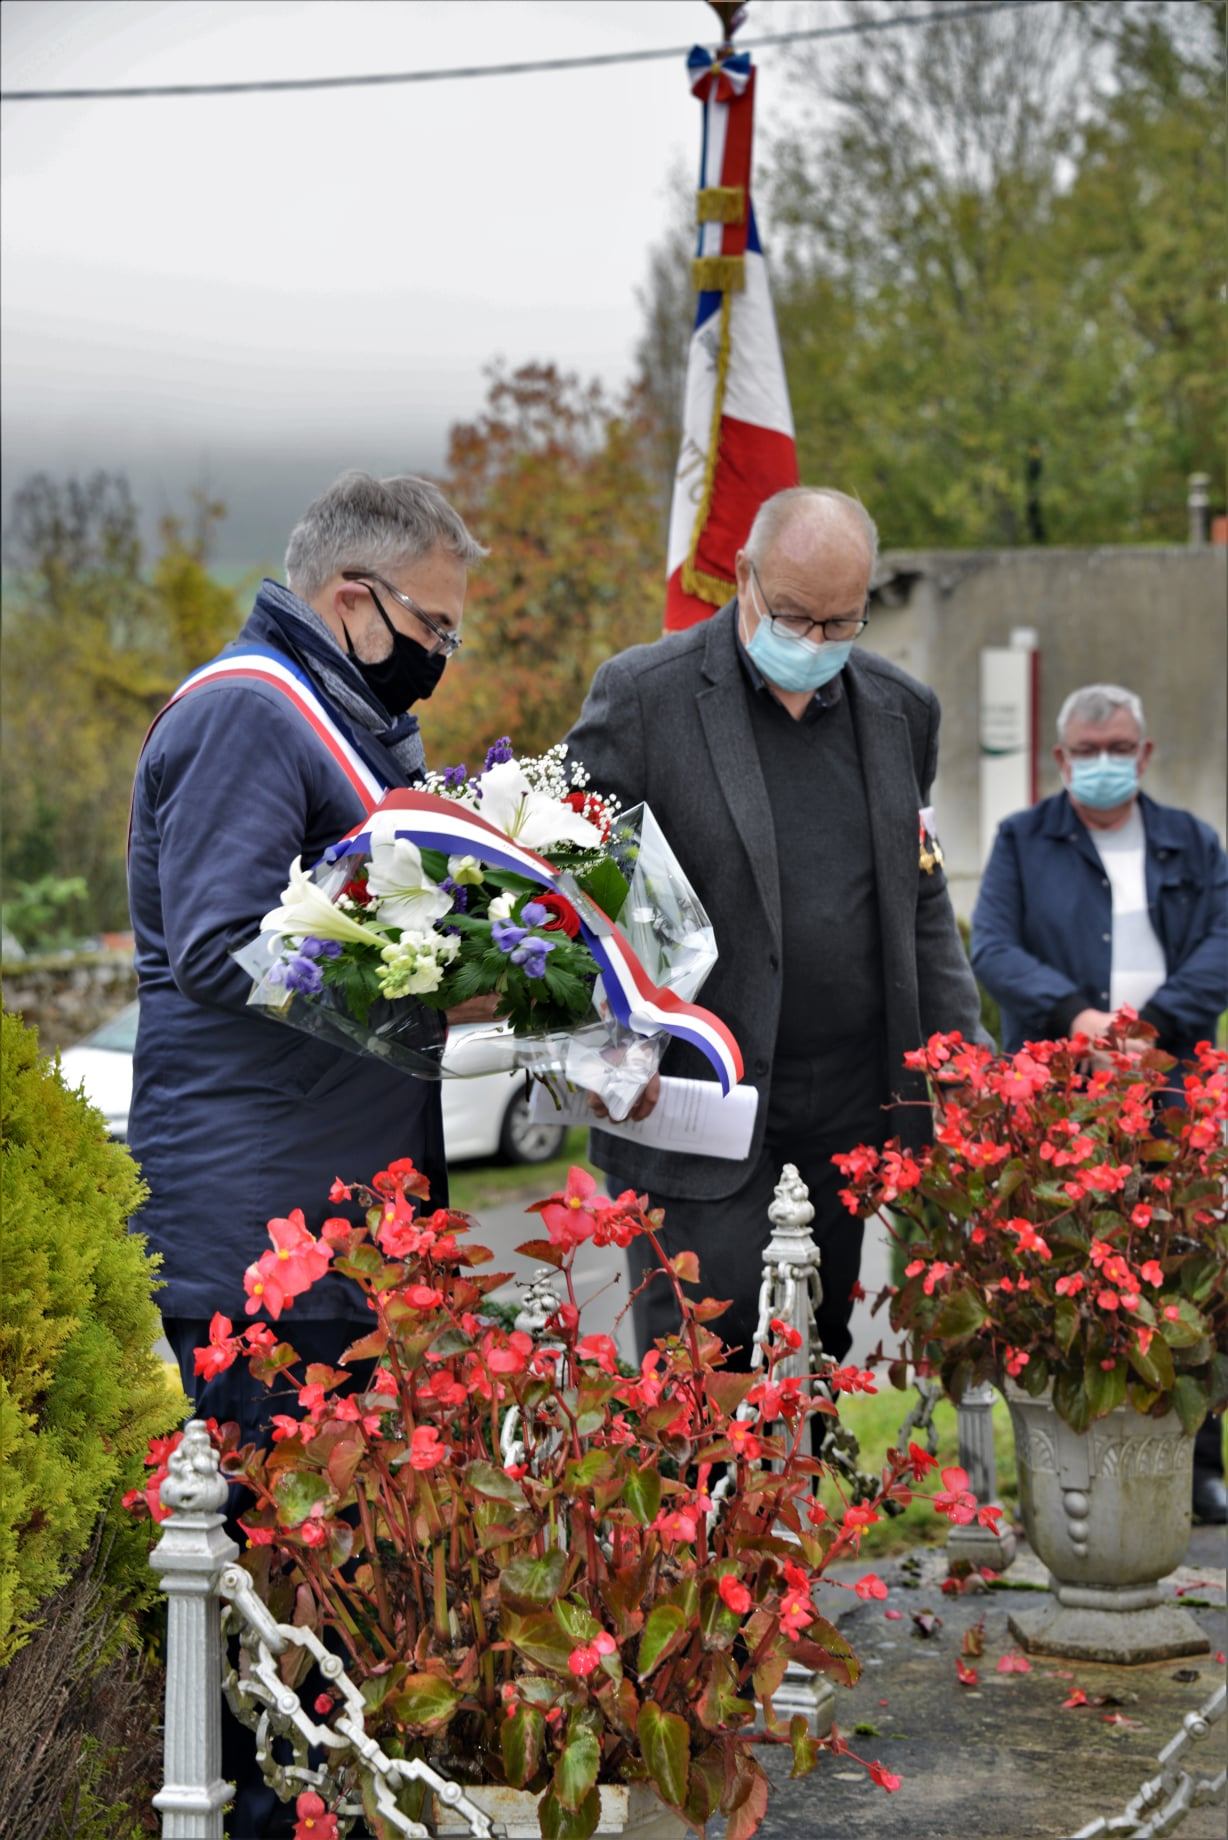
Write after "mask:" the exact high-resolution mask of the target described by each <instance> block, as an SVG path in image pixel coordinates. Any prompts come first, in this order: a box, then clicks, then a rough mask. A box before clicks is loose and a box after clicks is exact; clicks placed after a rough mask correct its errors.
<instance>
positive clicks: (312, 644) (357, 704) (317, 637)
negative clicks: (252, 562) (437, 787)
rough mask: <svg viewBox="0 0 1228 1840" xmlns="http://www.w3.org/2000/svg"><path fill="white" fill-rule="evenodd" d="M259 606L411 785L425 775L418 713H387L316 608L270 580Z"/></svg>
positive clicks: (328, 693) (263, 585) (263, 584)
mask: <svg viewBox="0 0 1228 1840" xmlns="http://www.w3.org/2000/svg"><path fill="white" fill-rule="evenodd" d="M256 608H257V610H258V611H259V612H261V613H264V614H265V615H267V617H268V618H269V619H270V620H272V621H273V623H274V625H275V626H276V627H277V629H278V631H279V632H280V633H281V635H282V637H283V639H284V640H285V642H286V645H287V646H288V647H289V649H290V650H291V651H292V652H293V653H294V655H295V656H296V657H297V658H298V659H299V660H300V662H301V663H302V664H303V665H304V666H305V668H306V669H307V670H308V671H309V672H310V674H311V676H312V677H314V678H315V679H316V681H317V682H318V684H319V685H320V688H321V689H322V690H323V691H324V693H325V695H326V696H327V697H328V698H329V699H330V700H331V701H332V702H333V703H335V704H336V705H337V707H338V709H340V710H341V711H342V713H343V714H344V715H345V716H346V717H347V718H348V720H349V721H350V722H352V723H353V724H354V725H355V727H357V728H360V729H362V730H364V731H365V732H366V733H367V734H368V735H371V736H372V737H373V738H374V739H375V740H376V741H378V742H379V743H380V745H381V746H382V747H385V748H387V749H388V752H389V753H390V754H391V755H392V757H393V759H394V760H395V761H396V763H397V765H398V766H399V767H400V769H401V771H402V773H403V774H404V776H405V780H406V783H407V784H408V785H412V784H413V782H414V781H415V780H418V779H421V778H422V777H423V774H424V773H425V771H426V754H425V752H424V750H423V746H422V736H421V734H420V733H419V731H418V718H417V716H415V715H410V714H406V715H402V716H396V717H394V718H390V717H389V714H388V711H387V710H386V709H385V708H384V705H383V704H382V703H381V702H380V700H379V698H378V697H377V696H376V695H375V694H374V692H373V691H371V690H369V689H368V687H367V684H366V682H365V680H364V678H363V676H362V673H361V672H360V671H359V670H358V669H357V667H356V666H355V664H354V661H353V659H352V658H350V657H349V655H348V654H347V653H346V652H343V651H342V649H341V647H340V646H339V645H338V643H337V641H336V640H335V639H334V638H333V635H332V634H331V633H330V632H329V630H328V628H327V626H326V625H325V624H324V622H323V620H322V619H321V618H320V616H319V614H318V613H317V612H316V611H315V609H314V608H312V607H309V606H308V605H307V603H306V601H301V600H300V599H299V597H298V595H297V594H292V593H291V592H290V590H289V588H283V587H282V585H281V583H280V582H276V581H271V580H269V579H267V578H266V579H265V580H264V581H262V582H261V584H260V592H259V594H258V595H257V596H256Z"/></svg>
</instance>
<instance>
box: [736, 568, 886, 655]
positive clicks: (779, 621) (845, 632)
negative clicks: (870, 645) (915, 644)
mask: <svg viewBox="0 0 1228 1840" xmlns="http://www.w3.org/2000/svg"><path fill="white" fill-rule="evenodd" d="M750 572H751V574H752V575H753V576H754V578H755V586H756V588H758V590H759V599H760V600H761V601H762V602H763V616H764V618H765V619H766V621H767V623H768V625H769V626H770V627H771V629H772V631H773V632H774V633H778V634H780V635H781V636H782V637H783V638H787V639H809V640H811V642H812V643H813V638H814V632H815V629H816V627H817V629H818V630H819V632H821V633H822V635H823V637H824V638H825V639H834V640H836V641H840V640H842V639H855V638H856V637H857V635H858V633H860V632H864V631H865V629H866V627H867V626H868V625H869V624H870V603H869V601H868V600H867V602H866V604H865V607H864V609H863V610H862V613H861V615H860V617H858V616H857V615H855V614H854V615H850V614H847V613H846V614H844V615H843V616H842V617H841V618H839V619H835V620H808V619H807V618H806V616H805V614H803V613H773V612H772V609H771V608H770V607H769V606H768V603H767V595H766V594H765V593H764V592H763V583H762V582H761V581H760V579H759V571H758V569H757V568H756V567H755V565H754V563H753V562H752V563H751V565H750Z"/></svg>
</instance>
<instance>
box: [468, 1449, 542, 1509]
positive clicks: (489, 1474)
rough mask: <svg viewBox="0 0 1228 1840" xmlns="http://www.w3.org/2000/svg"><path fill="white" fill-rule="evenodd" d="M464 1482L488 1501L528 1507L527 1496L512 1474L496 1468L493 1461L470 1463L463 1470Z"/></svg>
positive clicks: (516, 1506)
mask: <svg viewBox="0 0 1228 1840" xmlns="http://www.w3.org/2000/svg"><path fill="white" fill-rule="evenodd" d="M465 1484H466V1486H467V1487H468V1488H471V1489H472V1490H473V1491H474V1493H475V1494H477V1495H485V1496H486V1497H487V1498H488V1500H490V1501H506V1502H510V1503H511V1505H512V1506H513V1507H515V1508H526V1507H528V1505H529V1504H528V1498H527V1496H526V1495H525V1492H524V1490H523V1489H522V1488H521V1486H520V1484H519V1483H518V1482H517V1480H516V1478H515V1477H514V1476H509V1475H508V1473H507V1471H506V1470H503V1469H496V1467H495V1465H494V1464H493V1463H483V1462H480V1461H479V1462H475V1463H470V1464H469V1465H468V1467H467V1468H466V1470H465Z"/></svg>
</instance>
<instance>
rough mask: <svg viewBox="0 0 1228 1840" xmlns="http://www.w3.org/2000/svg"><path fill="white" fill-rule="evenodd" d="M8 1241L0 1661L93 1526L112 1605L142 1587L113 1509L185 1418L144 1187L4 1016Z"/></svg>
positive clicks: (141, 1552)
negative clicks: (148, 1235) (143, 1207)
mask: <svg viewBox="0 0 1228 1840" xmlns="http://www.w3.org/2000/svg"><path fill="white" fill-rule="evenodd" d="M0 1059H2V1063H3V1066H2V1071H3V1081H2V1087H3V1093H2V1099H0V1123H2V1127H3V1152H2V1165H3V1166H2V1172H0V1174H2V1186H0V1201H2V1204H3V1223H4V1224H3V1239H2V1242H0V1262H2V1274H0V1277H2V1281H0V1463H2V1465H3V1469H4V1476H5V1483H4V1487H3V1489H2V1490H0V1667H2V1666H4V1664H5V1663H6V1662H8V1661H11V1659H12V1657H13V1656H14V1655H15V1654H16V1653H17V1651H18V1649H20V1648H21V1647H22V1646H23V1644H24V1643H26V1642H27V1641H29V1639H30V1637H31V1634H32V1632H33V1631H34V1630H36V1629H37V1627H38V1625H39V1621H40V1619H39V1614H38V1613H39V1606H40V1605H42V1604H44V1603H45V1602H47V1600H49V1599H50V1598H51V1597H52V1595H53V1593H55V1592H56V1591H57V1590H58V1589H59V1587H61V1586H62V1585H64V1584H65V1583H66V1581H67V1580H68V1579H69V1578H70V1576H71V1575H72V1574H73V1572H74V1570H75V1569H76V1567H77V1566H78V1564H79V1562H80V1561H81V1560H82V1558H83V1557H84V1556H85V1555H86V1553H87V1551H88V1549H89V1548H90V1547H91V1543H92V1542H93V1541H94V1540H95V1537H96V1535H97V1534H98V1532H99V1522H100V1517H101V1518H102V1519H103V1520H104V1522H105V1523H107V1524H106V1525H105V1526H104V1529H103V1531H104V1533H105V1539H104V1540H103V1542H102V1548H101V1550H102V1551H103V1552H104V1553H105V1555H106V1557H105V1559H104V1580H103V1581H104V1587H105V1588H107V1589H109V1591H110V1593H111V1596H112V1604H113V1605H114V1603H115V1601H116V1600H117V1599H118V1600H120V1601H122V1602H123V1603H124V1605H125V1606H131V1607H134V1606H135V1605H136V1604H137V1603H138V1602H139V1601H140V1599H141V1598H143V1597H145V1596H147V1595H148V1591H149V1588H150V1586H151V1585H152V1577H151V1575H150V1573H149V1570H148V1565H147V1558H146V1555H147V1552H148V1538H147V1536H146V1535H145V1533H144V1530H143V1529H141V1528H139V1527H134V1526H132V1525H131V1524H130V1522H129V1517H128V1515H127V1514H126V1513H124V1511H123V1510H122V1508H121V1507H120V1501H119V1497H120V1495H121V1493H122V1491H123V1490H124V1489H125V1488H128V1487H131V1486H132V1485H133V1484H135V1483H136V1482H138V1481H139V1480H140V1479H141V1478H142V1476H143V1474H144V1470H143V1464H142V1459H143V1457H144V1454H145V1449H146V1445H147V1442H148V1440H149V1438H150V1437H151V1436H154V1435H157V1434H159V1433H161V1432H164V1431H166V1430H167V1429H168V1428H169V1427H170V1425H172V1424H173V1423H174V1422H175V1421H176V1419H177V1416H178V1412H177V1402H176V1400H175V1397H174V1394H173V1393H172V1392H171V1390H170V1389H169V1388H168V1386H167V1382H166V1377H165V1372H164V1370H163V1367H162V1364H161V1362H160V1361H159V1360H158V1359H157V1357H156V1356H155V1354H154V1352H153V1348H154V1343H155V1341H156V1339H157V1336H158V1334H159V1325H158V1314H157V1310H156V1308H155V1306H154V1303H153V1289H154V1286H155V1284H156V1276H155V1261H154V1260H153V1259H152V1258H151V1257H150V1255H149V1254H148V1253H147V1251H146V1249H145V1244H144V1241H143V1240H142V1239H141V1238H140V1237H139V1236H138V1235H136V1234H133V1233H130V1232H129V1230H128V1217H129V1215H131V1214H132V1213H134V1212H135V1211H136V1209H137V1208H138V1206H139V1205H140V1202H141V1200H142V1199H143V1197H144V1193H145V1190H144V1186H143V1184H142V1182H141V1180H140V1177H139V1175H138V1173H137V1169H136V1166H135V1164H134V1163H133V1161H132V1159H131V1157H130V1156H129V1154H128V1152H127V1150H126V1149H124V1147H123V1146H122V1145H120V1144H116V1143H112V1142H110V1141H109V1140H108V1138H107V1134H106V1128H105V1126H104V1124H103V1120H102V1118H101V1116H100V1115H99V1113H98V1112H96V1111H95V1110H94V1108H93V1107H92V1106H91V1105H90V1104H89V1103H88V1102H87V1101H86V1100H85V1099H84V1098H83V1097H82V1096H81V1094H80V1093H75V1092H72V1091H70V1090H69V1088H68V1087H67V1086H66V1085H65V1083H64V1080H63V1079H62V1077H61V1075H60V1071H59V1068H58V1066H56V1065H55V1064H54V1063H52V1062H50V1061H48V1060H46V1059H45V1058H44V1057H42V1056H41V1055H40V1054H39V1052H38V1037H37V1035H36V1034H35V1033H34V1031H33V1030H32V1029H28V1028H26V1026H25V1025H24V1024H23V1023H22V1021H21V1020H20V1018H19V1017H17V1016H15V1015H10V1014H8V1013H5V1014H4V1016H3V1033H2V1035H0Z"/></svg>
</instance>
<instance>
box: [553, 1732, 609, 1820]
mask: <svg viewBox="0 0 1228 1840" xmlns="http://www.w3.org/2000/svg"><path fill="white" fill-rule="evenodd" d="M600 1763H601V1746H600V1744H598V1742H597V1740H596V1738H595V1737H594V1736H593V1734H592V1732H591V1731H580V1732H577V1733H576V1735H575V1737H573V1738H571V1739H569V1741H568V1742H567V1743H566V1744H565V1745H564V1747H563V1749H562V1750H561V1751H560V1752H559V1757H558V1762H557V1763H556V1764H555V1766H554V1793H555V1794H556V1795H557V1796H558V1798H559V1800H560V1802H561V1803H562V1804H563V1806H564V1808H566V1809H568V1810H570V1812H571V1813H572V1814H575V1813H577V1812H578V1811H579V1810H580V1808H581V1807H582V1806H583V1805H584V1802H585V1801H586V1799H587V1797H588V1794H589V1791H590V1790H591V1789H592V1787H593V1785H594V1783H595V1782H596V1781H597V1770H598V1767H599V1765H600Z"/></svg>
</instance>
